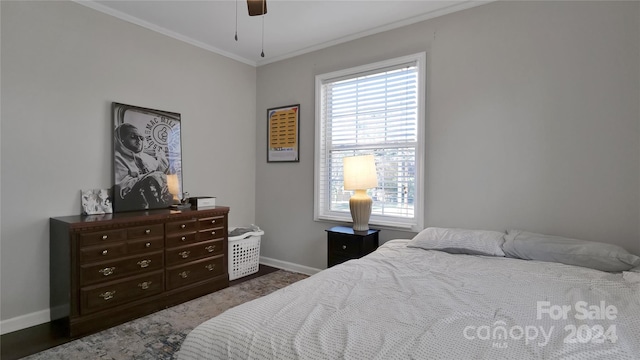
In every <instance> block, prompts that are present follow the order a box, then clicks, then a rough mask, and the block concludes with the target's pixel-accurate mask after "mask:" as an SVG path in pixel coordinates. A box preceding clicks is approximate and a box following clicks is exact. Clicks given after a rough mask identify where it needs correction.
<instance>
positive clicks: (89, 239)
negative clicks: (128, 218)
mask: <svg viewBox="0 0 640 360" xmlns="http://www.w3.org/2000/svg"><path fill="white" fill-rule="evenodd" d="M126 238H127V231H126V230H125V229H118V230H106V231H99V232H91V233H81V234H79V235H78V239H79V244H80V246H81V247H83V246H87V245H96V244H104V243H106V242H113V241H123V240H125V239H126Z"/></svg>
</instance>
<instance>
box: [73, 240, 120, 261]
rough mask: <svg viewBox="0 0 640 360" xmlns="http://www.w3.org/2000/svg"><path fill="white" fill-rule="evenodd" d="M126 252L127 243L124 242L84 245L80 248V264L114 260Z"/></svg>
mask: <svg viewBox="0 0 640 360" xmlns="http://www.w3.org/2000/svg"><path fill="white" fill-rule="evenodd" d="M126 253H127V244H126V243H124V242H120V243H104V244H102V245H96V246H88V247H83V248H81V249H80V264H87V263H91V262H97V261H106V260H112V259H116V258H119V257H122V256H124V255H125V254H126Z"/></svg>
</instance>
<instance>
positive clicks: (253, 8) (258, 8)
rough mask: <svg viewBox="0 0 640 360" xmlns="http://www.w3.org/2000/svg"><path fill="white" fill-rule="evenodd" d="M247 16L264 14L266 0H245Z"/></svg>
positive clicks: (265, 11)
mask: <svg viewBox="0 0 640 360" xmlns="http://www.w3.org/2000/svg"><path fill="white" fill-rule="evenodd" d="M247 7H248V8H249V16H258V15H264V14H266V13H267V0H247Z"/></svg>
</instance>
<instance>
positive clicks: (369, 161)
mask: <svg viewBox="0 0 640 360" xmlns="http://www.w3.org/2000/svg"><path fill="white" fill-rule="evenodd" d="M342 165H343V171H344V189H345V190H355V193H354V194H353V196H351V198H350V199H349V210H350V211H351V218H352V219H353V230H355V231H366V230H369V217H370V216H371V204H372V203H373V200H371V197H370V196H369V195H367V189H371V188H375V187H377V186H378V175H377V174H376V163H375V161H374V159H373V155H359V156H349V157H345V158H343V159H342Z"/></svg>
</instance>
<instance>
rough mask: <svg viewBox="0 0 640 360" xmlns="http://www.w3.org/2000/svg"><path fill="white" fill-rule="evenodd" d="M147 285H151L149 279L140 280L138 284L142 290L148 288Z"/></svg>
mask: <svg viewBox="0 0 640 360" xmlns="http://www.w3.org/2000/svg"><path fill="white" fill-rule="evenodd" d="M149 285H151V281H145V282H141V283H140V284H138V286H139V287H140V288H141V289H142V290H147V289H148V288H149Z"/></svg>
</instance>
